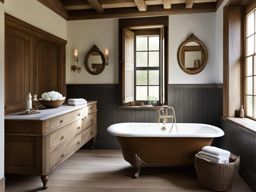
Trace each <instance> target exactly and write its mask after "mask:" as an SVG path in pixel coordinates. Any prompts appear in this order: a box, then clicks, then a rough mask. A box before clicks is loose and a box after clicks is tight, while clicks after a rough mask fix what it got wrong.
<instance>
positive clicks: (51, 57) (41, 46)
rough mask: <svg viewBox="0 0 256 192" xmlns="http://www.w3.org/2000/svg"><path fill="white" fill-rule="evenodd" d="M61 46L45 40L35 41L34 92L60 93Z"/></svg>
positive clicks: (39, 93)
mask: <svg viewBox="0 0 256 192" xmlns="http://www.w3.org/2000/svg"><path fill="white" fill-rule="evenodd" d="M60 56H61V46H60V45H58V44H56V43H53V42H50V41H47V40H45V39H36V41H35V67H36V76H35V78H36V79H35V81H36V91H37V94H38V95H39V97H41V94H42V93H43V92H48V91H60V78H59V77H60V70H59V69H60V66H61V58H60Z"/></svg>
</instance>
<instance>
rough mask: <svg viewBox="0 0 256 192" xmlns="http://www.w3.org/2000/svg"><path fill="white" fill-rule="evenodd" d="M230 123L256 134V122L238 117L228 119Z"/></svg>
mask: <svg viewBox="0 0 256 192" xmlns="http://www.w3.org/2000/svg"><path fill="white" fill-rule="evenodd" d="M226 119H227V120H228V121H231V122H233V123H235V124H237V125H239V126H241V127H243V128H244V129H247V130H249V131H251V132H254V133H256V121H254V120H252V119H248V118H236V117H227V118H226Z"/></svg>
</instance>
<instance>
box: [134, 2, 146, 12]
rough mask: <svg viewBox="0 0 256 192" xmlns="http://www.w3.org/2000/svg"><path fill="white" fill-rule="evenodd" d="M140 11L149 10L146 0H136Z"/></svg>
mask: <svg viewBox="0 0 256 192" xmlns="http://www.w3.org/2000/svg"><path fill="white" fill-rule="evenodd" d="M134 3H135V4H136V6H137V8H138V10H139V11H147V5H146V3H145V1H144V0H134Z"/></svg>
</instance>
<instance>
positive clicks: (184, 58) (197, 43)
mask: <svg viewBox="0 0 256 192" xmlns="http://www.w3.org/2000/svg"><path fill="white" fill-rule="evenodd" d="M207 61H208V52H207V48H206V46H205V45H204V43H203V42H202V41H201V40H200V39H198V38H197V37H196V36H195V35H194V34H193V33H192V34H191V35H190V36H189V37H188V38H187V39H186V40H185V41H184V42H183V43H181V45H180V46H179V50H178V63H179V65H180V68H181V69H182V70H183V71H184V72H186V73H188V74H197V73H200V72H201V71H202V70H203V69H204V68H205V66H206V64H207Z"/></svg>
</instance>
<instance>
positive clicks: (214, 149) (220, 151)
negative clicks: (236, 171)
mask: <svg viewBox="0 0 256 192" xmlns="http://www.w3.org/2000/svg"><path fill="white" fill-rule="evenodd" d="M202 151H204V152H207V153H211V154H213V155H216V156H226V157H228V158H229V157H230V151H227V150H224V149H221V148H218V147H214V146H205V147H203V148H202Z"/></svg>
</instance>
